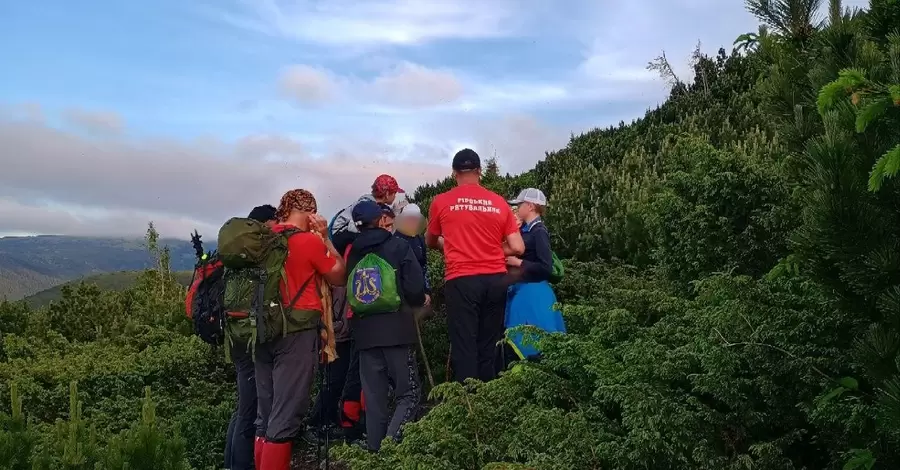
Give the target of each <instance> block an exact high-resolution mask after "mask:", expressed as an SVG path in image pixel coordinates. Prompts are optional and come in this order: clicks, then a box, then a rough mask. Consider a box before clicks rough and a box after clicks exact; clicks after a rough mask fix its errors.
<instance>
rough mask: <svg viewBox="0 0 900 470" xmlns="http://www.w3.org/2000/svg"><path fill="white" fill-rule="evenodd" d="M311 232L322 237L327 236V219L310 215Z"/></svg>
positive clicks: (317, 215)
mask: <svg viewBox="0 0 900 470" xmlns="http://www.w3.org/2000/svg"><path fill="white" fill-rule="evenodd" d="M309 230H310V231H312V232H315V233H318V234H321V235H327V231H328V222H326V221H325V217H322V216H321V215H319V214H310V216H309Z"/></svg>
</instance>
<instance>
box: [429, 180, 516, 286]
mask: <svg viewBox="0 0 900 470" xmlns="http://www.w3.org/2000/svg"><path fill="white" fill-rule="evenodd" d="M428 217H429V220H428V233H429V234H431V235H434V236H443V237H444V263H445V264H446V266H447V268H446V270H445V274H444V277H445V279H447V280H450V279H453V278H456V277H460V276H472V275H476V274H497V273H505V272H506V255H504V254H503V240H504V239H505V238H506V236H507V235H509V234H511V233H516V232H518V231H519V227H518V226H517V225H516V218H515V216H514V215H513V213H512V209H510V207H509V204H507V202H506V200H505V199H503V198H502V197H500V195H499V194H496V193H494V192H491V191H489V190H488V189H486V188H484V187H483V186H481V185H477V184H465V185H461V186H457V187H455V188H453V189H451V190H450V191H447V192H446V193H442V194H438V195H437V196H436V197H435V198H434V200H433V201H432V202H431V209H430V210H429V212H428Z"/></svg>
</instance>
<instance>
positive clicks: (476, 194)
mask: <svg viewBox="0 0 900 470" xmlns="http://www.w3.org/2000/svg"><path fill="white" fill-rule="evenodd" d="M453 177H454V178H455V179H456V185H457V186H456V187H455V188H453V189H451V190H450V191H447V192H446V193H442V194H438V195H437V196H436V197H435V198H434V200H433V201H432V203H431V209H430V210H429V213H428V214H429V222H428V232H427V233H426V234H425V243H426V244H427V245H428V246H429V247H430V248H434V249H436V250H440V251H443V253H444V264H445V265H446V270H445V273H444V278H445V281H446V282H445V285H444V298H445V302H446V304H447V326H448V330H449V333H450V346H451V357H450V359H451V361H452V364H453V376H454V379H455V380H457V381H459V382H462V381H464V380H465V379H467V378H469V377H472V378H477V379H480V380H482V381H488V380H491V379H493V378H494V377H495V376H496V375H497V370H496V366H495V359H496V344H497V342H498V341H500V339H502V338H503V325H504V323H503V322H504V312H505V310H506V291H507V287H508V286H507V285H506V283H505V281H504V277H505V275H506V257H507V256H520V255H521V254H522V253H524V252H525V244H524V242H523V241H522V235H521V234H520V233H519V226H518V224H517V223H516V219H515V216H514V215H513V212H512V209H510V207H509V205H508V204H507V202H506V199H504V198H503V197H501V196H500V195H499V194H496V193H494V192H492V191H489V190H488V189H486V188H485V187H483V186H481V184H480V181H481V159H480V158H479V157H478V154H477V153H475V151H474V150H471V149H463V150H460V151H459V152H457V153H456V155H455V156H454V157H453Z"/></svg>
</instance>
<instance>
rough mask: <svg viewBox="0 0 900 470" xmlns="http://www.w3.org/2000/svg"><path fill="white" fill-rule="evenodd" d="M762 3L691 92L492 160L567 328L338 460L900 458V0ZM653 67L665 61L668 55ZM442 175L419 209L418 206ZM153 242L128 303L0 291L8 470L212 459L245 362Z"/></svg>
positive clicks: (403, 465)
mask: <svg viewBox="0 0 900 470" xmlns="http://www.w3.org/2000/svg"><path fill="white" fill-rule="evenodd" d="M747 3H748V7H749V8H750V10H751V11H752V12H753V13H754V14H756V15H757V16H758V17H759V19H760V21H761V22H762V23H763V24H764V27H763V28H760V30H759V31H758V32H755V33H747V34H743V35H741V36H740V37H739V38H738V41H737V42H736V47H735V51H734V52H732V53H731V54H728V53H726V52H725V51H724V50H720V51H719V53H718V54H717V55H716V56H715V57H706V56H703V55H700V54H697V55H696V57H695V61H694V72H695V73H694V79H693V81H692V82H691V83H690V84H688V83H684V82H681V81H679V80H677V79H675V78H673V77H668V78H670V79H673V80H672V81H673V88H672V93H671V96H670V98H669V99H668V100H667V101H666V102H665V103H664V104H662V105H661V106H659V107H658V108H657V109H655V110H652V111H650V112H649V113H647V115H646V116H645V117H644V118H643V119H640V120H637V121H635V122H633V123H631V124H628V125H626V124H625V123H622V124H621V125H619V126H617V127H614V128H609V129H598V130H595V131H592V132H589V133H587V134H584V135H581V136H577V137H573V139H572V140H571V141H570V143H569V145H568V146H567V147H566V148H564V149H561V150H559V151H556V152H553V153H551V154H549V155H548V156H547V159H546V160H544V161H542V162H540V163H539V164H538V165H537V166H536V167H535V168H534V169H533V170H531V171H529V172H526V173H524V174H522V175H516V176H510V175H507V176H502V175H501V174H500V170H499V168H498V166H497V164H496V162H491V164H490V165H489V166H488V168H487V170H488V171H487V172H486V175H485V184H486V185H488V186H489V187H491V188H492V189H494V190H496V191H498V192H501V193H503V194H505V195H514V194H515V193H516V192H517V191H518V190H520V189H522V188H524V187H527V186H537V187H541V188H542V189H544V190H545V191H546V192H547V194H548V196H549V198H550V202H551V206H550V212H549V213H548V215H547V217H546V219H547V223H548V226H549V227H550V229H551V233H552V236H553V242H554V250H555V251H556V252H557V253H559V254H560V255H562V256H564V257H566V258H568V261H567V274H566V278H565V279H564V281H563V282H562V283H561V284H559V285H558V286H557V294H558V296H559V299H560V302H561V304H562V309H563V313H564V315H565V317H566V321H567V326H568V329H569V333H568V334H566V335H552V336H546V337H544V338H542V339H541V340H540V342H541V347H542V348H543V350H544V351H545V354H546V356H545V358H544V360H543V361H542V362H541V363H537V364H534V363H527V364H517V365H514V366H513V367H512V368H511V369H510V370H509V371H507V372H505V373H504V375H503V376H502V377H501V378H500V379H498V380H495V381H492V382H490V383H487V384H480V383H475V382H473V383H470V384H467V385H466V386H462V385H459V384H443V385H439V386H438V387H437V388H435V389H434V390H432V392H431V398H432V403H433V404H434V407H433V408H431V409H430V411H429V413H428V414H427V415H426V416H425V417H424V418H423V419H421V420H420V421H419V422H417V423H415V424H412V425H410V426H409V427H408V428H407V430H406V432H405V439H404V441H403V442H402V443H401V444H387V445H386V446H385V447H384V448H383V450H382V452H381V453H379V454H377V455H373V454H368V453H364V452H362V451H359V450H354V449H352V448H349V447H341V448H339V449H337V451H336V454H337V455H338V456H339V457H340V458H341V459H342V460H344V461H345V462H346V463H348V464H350V466H351V467H352V468H359V469H363V468H366V469H368V468H371V469H439V470H440V469H448V470H450V469H467V470H468V469H531V468H541V469H557V468H558V469H571V468H578V469H581V468H596V469H599V468H617V469H648V468H652V469H694V468H696V469H710V470H713V469H716V470H718V469H734V470H738V469H757V468H763V469H785V470H786V469H801V468H808V469H841V468H843V469H847V470H852V469H894V468H900V398H898V397H900V206H898V204H897V201H898V200H900V198H898V197H900V178H897V177H896V173H897V172H898V171H900V157H898V156H897V145H898V144H900V99H898V96H897V86H898V84H900V39H898V37H900V36H897V34H900V33H898V32H897V31H896V30H897V28H898V27H900V1H898V0H873V1H872V2H871V6H870V9H869V10H868V11H867V12H848V11H844V9H843V8H842V7H841V5H840V2H839V1H832V2H830V4H829V5H827V8H824V6H823V8H822V10H823V13H824V14H823V15H822V16H825V17H826V19H825V21H819V20H817V18H818V17H819V16H818V15H817V12H818V10H819V8H818V7H819V2H816V1H812V0H784V1H767V0H751V1H748V2H747ZM737 33H739V32H736V36H737ZM654 68H655V69H657V70H660V71H662V72H663V73H665V72H666V71H667V70H670V69H671V68H670V67H666V66H665V58H664V57H663V58H660V59H659V60H658V61H657V62H655V63H654ZM451 185H452V182H450V181H449V180H445V181H442V182H439V183H437V184H435V185H428V186H425V187H422V188H420V189H419V190H418V191H417V192H416V194H415V199H417V200H418V202H420V203H422V206H423V208H426V209H427V203H428V201H429V200H430V198H431V197H433V196H434V195H435V194H437V193H439V192H441V191H443V190H446V189H448V188H449V187H450V186H451ZM151 245H153V244H151ZM156 255H157V256H156V259H157V265H158V266H157V267H158V269H155V270H152V271H149V272H148V273H146V274H144V275H142V276H141V278H140V279H139V280H138V282H137V283H136V285H135V286H134V287H131V288H129V289H126V290H123V291H121V292H107V291H101V290H100V289H97V288H96V287H91V286H90V285H78V286H73V287H70V288H65V289H63V293H62V298H61V299H60V301H59V302H56V303H53V304H52V305H51V306H49V307H47V308H44V309H41V310H37V311H30V309H29V308H28V307H27V306H26V305H25V304H23V303H4V304H2V305H0V332H2V334H3V337H2V338H3V339H2V348H0V392H2V395H3V397H11V398H12V399H11V400H8V401H6V403H0V406H3V407H8V408H0V409H2V410H3V411H4V414H2V415H0V464H2V463H3V462H7V463H9V462H13V463H12V464H9V465H12V468H32V467H31V465H32V464H34V465H43V467H36V468H79V469H80V468H94V464H98V463H99V464H100V468H122V467H123V466H124V464H122V462H123V461H130V462H132V463H131V464H130V465H132V468H135V467H134V466H135V465H139V464H140V463H138V462H139V460H140V461H141V462H147V461H149V460H150V459H153V458H155V459H158V462H159V464H158V465H157V466H156V467H154V468H182V467H181V466H183V465H190V466H192V467H194V468H210V467H212V466H216V465H219V464H220V461H221V448H222V439H223V437H224V436H223V435H224V430H225V425H226V422H227V418H228V414H229V412H230V409H231V406H232V405H233V395H234V392H233V386H232V385H231V383H230V380H231V374H232V373H231V371H230V370H229V368H228V367H227V366H226V365H225V364H223V362H222V360H221V355H216V354H215V353H211V352H210V351H209V349H208V348H207V347H206V346H205V345H203V344H202V343H201V342H199V340H197V339H196V338H193V337H191V336H190V335H189V325H188V324H187V322H186V321H185V320H184V318H183V311H182V305H181V299H182V296H183V288H182V287H180V286H178V285H177V283H175V282H173V281H172V278H171V275H170V274H169V271H168V269H167V267H166V266H165V265H167V264H168V261H167V260H166V259H165V256H162V254H161V252H160V251H159V250H156ZM430 265H431V270H432V276H433V278H432V281H433V286H434V288H435V298H434V301H435V305H436V308H437V313H436V314H435V315H434V316H433V317H432V318H430V319H429V320H427V321H426V322H425V324H424V327H423V335H424V337H425V349H426V352H427V356H428V359H429V362H430V365H431V369H432V371H433V372H434V375H435V379H436V381H438V382H443V381H444V378H445V372H446V368H445V364H446V359H447V353H448V349H449V347H448V344H447V337H446V332H445V328H446V321H445V320H446V314H445V313H444V312H443V310H442V297H441V284H442V283H441V279H440V272H441V271H442V264H441V260H440V258H439V257H438V256H437V255H436V254H432V258H431V259H430ZM73 382H75V383H77V388H76V387H73V386H72V383H73ZM12 384H15V385H14V386H13V385H12ZM145 387H150V390H152V394H153V399H152V402H151V400H149V399H148V398H147V397H146V396H145V393H146V392H145ZM70 398H72V399H71V400H70ZM151 403H153V404H155V405H154V406H155V407H151V406H150V404H151ZM142 410H144V411H143V413H142ZM156 412H158V417H157V416H156V415H155V414H154V413H156ZM23 416H24V417H23ZM26 418H27V419H26ZM95 442H113V443H115V444H114V445H112V446H110V449H117V450H101V449H99V448H98V447H97V446H94V444H92V443H95ZM141 442H144V443H148V442H153V444H140V443H141ZM140 449H143V450H141V452H147V450H146V449H151V450H152V451H153V452H154V455H156V456H157V457H147V455H149V454H146V453H144V454H139V450H140ZM139 455H140V457H139ZM164 456H165V457H164ZM129 459H133V460H129ZM134 459H136V460H134ZM164 459H165V460H164ZM73 461H78V462H80V463H77V464H72V463H71V462H73ZM163 462H168V463H163ZM79 465H80V466H79ZM88 465H90V467H88ZM103 465H106V466H103ZM167 465H168V466H167Z"/></svg>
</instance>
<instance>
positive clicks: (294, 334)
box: [254, 189, 346, 470]
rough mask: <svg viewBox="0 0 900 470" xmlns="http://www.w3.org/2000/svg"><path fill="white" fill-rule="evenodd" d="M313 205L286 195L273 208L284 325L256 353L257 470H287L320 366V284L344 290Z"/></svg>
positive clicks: (340, 263) (337, 258)
mask: <svg viewBox="0 0 900 470" xmlns="http://www.w3.org/2000/svg"><path fill="white" fill-rule="evenodd" d="M317 209H318V208H317V204H316V199H315V197H313V195H312V193H310V192H309V191H306V190H303V189H294V190H291V191H288V192H287V193H285V194H284V196H282V198H281V203H280V204H279V206H278V211H277V214H276V215H277V218H278V224H276V225H275V226H274V227H272V230H273V231H274V232H278V233H286V234H288V238H287V248H288V250H287V258H286V259H285V262H284V275H285V281H284V282H282V284H281V286H280V287H281V288H280V291H281V299H282V305H284V312H285V314H284V317H283V319H284V323H283V324H281V323H279V325H278V326H279V328H280V331H278V333H277V334H276V335H274V337H272V338H271V339H267V340H266V341H265V342H261V343H260V344H258V345H257V347H256V351H255V354H256V361H255V366H256V367H255V369H256V371H255V372H256V389H257V395H258V412H257V420H256V428H257V436H258V437H257V440H256V445H255V448H254V451H255V452H254V453H255V458H256V468H257V469H259V470H288V469H289V467H290V462H291V450H292V443H293V441H294V438H295V437H296V436H297V434H298V433H299V431H300V429H301V421H302V417H303V414H304V413H305V412H306V411H307V409H308V407H309V401H310V389H311V387H312V383H313V379H314V377H315V374H316V368H317V365H318V363H319V360H320V354H319V351H320V346H321V344H320V341H321V340H320V332H319V327H320V325H321V321H322V314H323V312H324V311H325V309H324V307H323V300H322V299H321V298H320V292H319V288H320V286H321V283H322V282H328V283H329V284H331V285H343V284H344V283H345V282H346V274H345V273H346V267H345V265H344V260H343V258H342V257H341V255H340V254H339V253H338V252H337V250H335V248H334V245H332V243H331V242H330V241H329V240H328V239H327V225H326V221H325V219H324V218H322V217H321V216H320V215H318V214H317Z"/></svg>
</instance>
